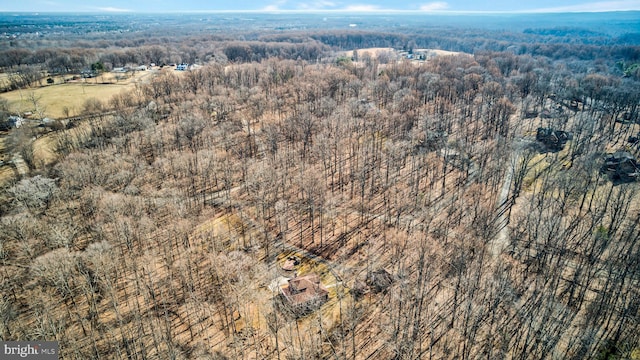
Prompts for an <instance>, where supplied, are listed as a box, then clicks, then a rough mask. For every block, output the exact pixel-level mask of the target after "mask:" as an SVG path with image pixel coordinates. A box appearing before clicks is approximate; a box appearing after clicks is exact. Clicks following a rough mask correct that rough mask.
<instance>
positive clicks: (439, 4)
mask: <svg viewBox="0 0 640 360" xmlns="http://www.w3.org/2000/svg"><path fill="white" fill-rule="evenodd" d="M448 8H449V4H447V3H446V2H444V1H435V2H430V3H428V4H424V5H422V6H420V11H441V10H446V9H448Z"/></svg>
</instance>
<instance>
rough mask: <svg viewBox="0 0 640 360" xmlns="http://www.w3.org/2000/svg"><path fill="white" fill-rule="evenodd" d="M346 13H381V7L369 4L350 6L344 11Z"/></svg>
mask: <svg viewBox="0 0 640 360" xmlns="http://www.w3.org/2000/svg"><path fill="white" fill-rule="evenodd" d="M343 10H344V11H353V12H375V11H381V10H382V9H380V7H379V6H377V5H367V4H354V5H349V6H347V7H345V8H344V9H343Z"/></svg>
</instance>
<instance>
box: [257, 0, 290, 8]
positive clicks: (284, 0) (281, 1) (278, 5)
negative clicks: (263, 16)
mask: <svg viewBox="0 0 640 360" xmlns="http://www.w3.org/2000/svg"><path fill="white" fill-rule="evenodd" d="M286 3H287V0H279V1H276V2H274V3H272V4H269V5H267V6H265V7H263V8H262V10H263V11H278V10H281V7H282V5H284V4H286Z"/></svg>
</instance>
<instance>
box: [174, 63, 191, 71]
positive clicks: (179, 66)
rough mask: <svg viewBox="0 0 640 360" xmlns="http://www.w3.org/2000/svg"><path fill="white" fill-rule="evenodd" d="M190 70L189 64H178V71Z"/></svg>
mask: <svg viewBox="0 0 640 360" xmlns="http://www.w3.org/2000/svg"><path fill="white" fill-rule="evenodd" d="M188 69H189V64H178V66H176V70H180V71H185V70H188Z"/></svg>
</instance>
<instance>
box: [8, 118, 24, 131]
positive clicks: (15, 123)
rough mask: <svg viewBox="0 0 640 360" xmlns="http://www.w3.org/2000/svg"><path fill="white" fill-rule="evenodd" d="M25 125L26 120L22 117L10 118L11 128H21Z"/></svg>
mask: <svg viewBox="0 0 640 360" xmlns="http://www.w3.org/2000/svg"><path fill="white" fill-rule="evenodd" d="M23 124H24V119H23V118H21V117H20V116H9V126H10V127H14V128H16V129H17V128H19V127H21V126H22V125H23Z"/></svg>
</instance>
